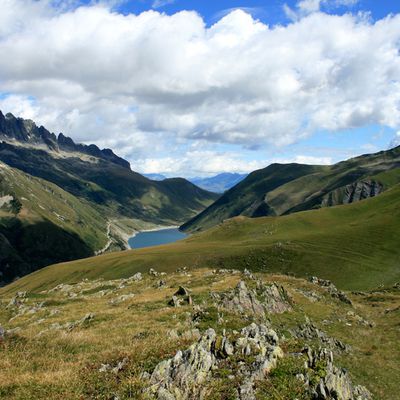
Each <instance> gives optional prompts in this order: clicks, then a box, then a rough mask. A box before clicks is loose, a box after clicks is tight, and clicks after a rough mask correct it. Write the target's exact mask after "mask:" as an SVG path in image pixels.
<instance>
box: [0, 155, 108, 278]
mask: <svg viewBox="0 0 400 400" xmlns="http://www.w3.org/2000/svg"><path fill="white" fill-rule="evenodd" d="M7 196H8V198H9V199H11V198H12V200H11V201H3V202H2V203H4V204H1V207H0V235H1V237H0V242H1V244H0V246H2V251H1V254H0V272H1V273H2V276H1V277H0V281H2V280H5V281H8V280H10V279H12V278H14V277H15V276H21V275H24V274H26V273H29V272H30V271H32V270H34V269H36V268H38V267H41V266H44V265H49V264H52V263H54V262H60V261H65V260H73V259H76V258H79V257H88V256H90V255H92V254H94V251H95V250H98V249H100V248H102V247H103V246H104V245H105V244H106V243H107V240H108V238H107V220H106V218H105V217H104V216H103V215H102V214H100V213H99V212H98V211H96V209H94V208H93V207H91V206H90V205H89V204H88V203H86V202H84V201H81V200H79V199H77V198H76V197H74V196H73V195H71V194H69V193H68V192H65V191H64V190H62V189H60V188H59V187H57V186H56V185H54V184H52V183H49V182H46V181H44V180H42V179H39V178H34V177H31V176H30V175H27V174H24V173H23V172H21V171H19V170H17V169H14V168H11V167H9V166H7V165H5V164H3V163H0V198H3V199H6V198H7Z"/></svg>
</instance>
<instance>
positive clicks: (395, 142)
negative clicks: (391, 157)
mask: <svg viewBox="0 0 400 400" xmlns="http://www.w3.org/2000/svg"><path fill="white" fill-rule="evenodd" d="M397 146H400V131H398V132H396V134H395V135H394V138H393V139H392V141H391V142H390V144H389V149H392V148H393V147H397Z"/></svg>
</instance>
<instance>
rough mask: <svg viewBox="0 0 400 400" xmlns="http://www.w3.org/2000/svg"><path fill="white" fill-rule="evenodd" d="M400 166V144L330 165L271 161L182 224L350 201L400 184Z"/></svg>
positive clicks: (194, 227)
mask: <svg viewBox="0 0 400 400" xmlns="http://www.w3.org/2000/svg"><path fill="white" fill-rule="evenodd" d="M399 168H400V147H397V148H394V149H392V150H388V151H381V152H379V153H376V154H368V155H363V156H360V157H356V158H352V159H350V160H347V161H343V162H340V163H338V164H335V165H332V166H318V165H315V166H311V165H300V164H273V165H270V166H269V167H267V168H264V169H262V170H258V171H255V172H253V173H251V174H250V175H249V176H248V177H247V178H246V179H245V180H243V181H242V182H241V183H239V184H238V185H236V186H235V187H233V188H232V189H231V190H229V191H228V192H226V193H225V194H224V195H223V196H221V197H220V198H219V199H218V200H217V201H216V202H215V203H213V204H212V205H211V206H210V207H208V208H207V209H205V210H204V211H203V212H201V213H200V214H199V215H197V216H196V217H194V218H192V219H191V220H189V221H188V222H186V223H185V224H184V225H182V229H183V230H187V231H191V232H194V231H199V230H202V229H207V228H210V227H212V226H214V225H216V224H218V223H220V222H222V221H224V220H225V219H228V218H232V217H234V216H238V215H244V216H249V217H260V216H267V215H283V214H290V213H292V212H297V211H304V210H311V209H315V208H320V207H325V206H332V205H338V204H345V203H351V202H354V201H358V200H359V199H362V198H366V197H371V196H374V195H375V194H377V193H380V192H381V191H383V190H385V189H387V188H388V187H390V186H392V185H394V184H396V183H399V182H400V176H399V173H398V172H394V173H391V172H390V171H392V170H398V169H399ZM387 173H389V175H386V174H387Z"/></svg>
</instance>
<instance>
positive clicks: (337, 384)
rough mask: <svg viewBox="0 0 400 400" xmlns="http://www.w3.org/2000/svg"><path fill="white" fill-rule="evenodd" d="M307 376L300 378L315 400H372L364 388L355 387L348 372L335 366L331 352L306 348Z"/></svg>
mask: <svg viewBox="0 0 400 400" xmlns="http://www.w3.org/2000/svg"><path fill="white" fill-rule="evenodd" d="M304 351H305V353H306V354H307V362H306V368H307V372H306V375H305V376H304V375H300V376H299V378H300V379H301V380H303V381H304V384H305V385H306V386H307V388H308V389H309V391H310V393H311V395H312V398H313V399H315V400H328V399H332V400H372V395H371V393H370V392H369V391H368V390H367V389H366V388H365V387H363V386H355V385H353V383H352V381H351V378H350V376H349V374H348V373H347V371H346V370H344V369H341V368H338V367H336V366H335V365H334V364H333V354H332V352H331V351H329V350H327V349H324V348H319V349H318V350H312V349H311V348H306V349H305V350H304Z"/></svg>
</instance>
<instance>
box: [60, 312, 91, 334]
mask: <svg viewBox="0 0 400 400" xmlns="http://www.w3.org/2000/svg"><path fill="white" fill-rule="evenodd" d="M94 318H95V314H93V313H88V314H86V315H85V316H84V317H83V318H81V319H79V320H77V321H75V322H69V323H67V324H65V328H66V329H67V331H69V332H70V331H72V330H74V329H75V328H77V327H83V326H86V325H88V324H90V323H91V322H92V321H93V320H94Z"/></svg>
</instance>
